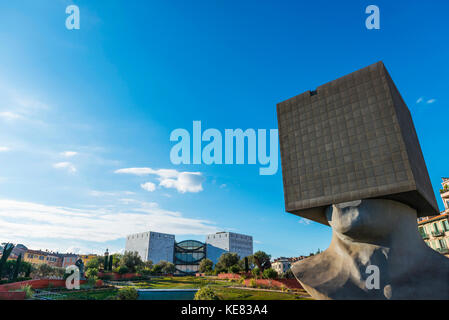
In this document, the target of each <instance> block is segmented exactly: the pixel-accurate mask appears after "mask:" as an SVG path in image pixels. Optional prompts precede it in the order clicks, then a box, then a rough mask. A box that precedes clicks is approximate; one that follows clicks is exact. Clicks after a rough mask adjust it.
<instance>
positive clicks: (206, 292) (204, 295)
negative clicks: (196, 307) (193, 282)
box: [194, 287, 220, 300]
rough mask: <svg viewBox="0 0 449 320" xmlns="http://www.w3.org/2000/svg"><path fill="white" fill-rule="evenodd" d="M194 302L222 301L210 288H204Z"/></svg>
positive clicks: (197, 294)
mask: <svg viewBox="0 0 449 320" xmlns="http://www.w3.org/2000/svg"><path fill="white" fill-rule="evenodd" d="M194 300H220V298H219V297H218V296H217V295H216V294H215V292H214V290H212V289H211V288H210V287H203V288H201V289H200V290H198V292H197V293H196V294H195V298H194Z"/></svg>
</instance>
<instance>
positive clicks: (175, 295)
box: [137, 289, 198, 300]
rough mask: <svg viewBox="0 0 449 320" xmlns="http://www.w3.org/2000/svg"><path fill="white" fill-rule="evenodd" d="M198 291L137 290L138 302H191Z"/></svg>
mask: <svg viewBox="0 0 449 320" xmlns="http://www.w3.org/2000/svg"><path fill="white" fill-rule="evenodd" d="M197 291H198V289H138V290H137V292H138V294H139V297H138V300H193V298H194V297H195V294H196V292H197Z"/></svg>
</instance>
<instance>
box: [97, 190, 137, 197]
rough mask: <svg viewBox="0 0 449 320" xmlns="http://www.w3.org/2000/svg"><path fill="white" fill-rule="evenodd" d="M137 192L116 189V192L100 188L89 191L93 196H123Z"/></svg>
mask: <svg viewBox="0 0 449 320" xmlns="http://www.w3.org/2000/svg"><path fill="white" fill-rule="evenodd" d="M133 194H135V193H134V192H131V191H115V192H111V191H98V190H90V191H89V195H91V196H92V197H119V196H123V195H127V196H129V195H133Z"/></svg>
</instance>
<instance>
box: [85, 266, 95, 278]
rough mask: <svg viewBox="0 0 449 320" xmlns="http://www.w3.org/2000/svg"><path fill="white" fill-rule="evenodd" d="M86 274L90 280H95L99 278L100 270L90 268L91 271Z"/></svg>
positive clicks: (88, 270)
mask: <svg viewBox="0 0 449 320" xmlns="http://www.w3.org/2000/svg"><path fill="white" fill-rule="evenodd" d="M85 274H86V277H87V278H89V279H91V278H95V277H96V276H97V274H98V269H96V268H89V269H87V271H86V273H85Z"/></svg>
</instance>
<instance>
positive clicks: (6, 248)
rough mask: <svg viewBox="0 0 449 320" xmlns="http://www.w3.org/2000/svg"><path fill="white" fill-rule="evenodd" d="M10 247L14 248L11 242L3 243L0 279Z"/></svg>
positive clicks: (10, 250)
mask: <svg viewBox="0 0 449 320" xmlns="http://www.w3.org/2000/svg"><path fill="white" fill-rule="evenodd" d="M12 249H14V245H13V244H12V243H7V244H5V246H4V247H3V252H2V257H1V259H0V279H1V277H2V274H3V272H4V271H3V268H4V267H5V265H6V261H8V258H9V255H10V254H11V252H12Z"/></svg>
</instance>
